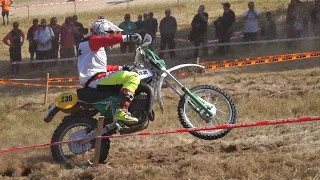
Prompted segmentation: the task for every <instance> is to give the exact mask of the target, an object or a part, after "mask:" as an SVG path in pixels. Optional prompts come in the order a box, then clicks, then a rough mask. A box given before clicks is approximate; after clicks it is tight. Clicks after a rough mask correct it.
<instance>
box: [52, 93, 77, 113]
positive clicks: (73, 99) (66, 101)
mask: <svg viewBox="0 0 320 180" xmlns="http://www.w3.org/2000/svg"><path fill="white" fill-rule="evenodd" d="M77 102H78V96H77V94H75V93H64V94H61V95H60V96H58V97H57V99H56V106H57V107H58V108H60V109H70V108H72V107H73V106H74V105H76V104H77Z"/></svg>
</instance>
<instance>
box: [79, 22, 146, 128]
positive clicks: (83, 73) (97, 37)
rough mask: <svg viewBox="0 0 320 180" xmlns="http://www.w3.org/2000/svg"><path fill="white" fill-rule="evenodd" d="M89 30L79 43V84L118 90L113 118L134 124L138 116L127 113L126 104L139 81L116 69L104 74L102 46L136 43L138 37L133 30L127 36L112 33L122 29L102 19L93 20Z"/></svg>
mask: <svg viewBox="0 0 320 180" xmlns="http://www.w3.org/2000/svg"><path fill="white" fill-rule="evenodd" d="M90 31H91V32H92V34H91V35H90V36H89V37H85V38H84V39H83V40H82V41H81V43H80V45H79V52H78V53H79V56H78V71H79V81H80V84H81V85H82V86H83V87H90V88H95V89H97V90H102V91H103V90H108V91H112V90H116V91H119V89H120V93H119V96H117V101H118V104H117V105H118V107H117V109H116V112H115V115H114V118H113V119H114V120H115V121H121V122H123V123H124V124H126V125H129V126H130V125H133V124H136V123H137V122H138V119H137V118H135V117H132V116H131V114H130V113H129V111H128V107H129V106H130V103H131V101H132V100H133V98H134V93H135V91H136V89H137V87H138V85H139V83H140V79H139V77H138V74H137V73H135V72H129V71H118V72H116V73H112V74H109V75H108V74H107V71H108V70H107V55H106V52H105V50H104V47H106V46H113V45H115V44H118V43H122V42H129V41H132V42H134V43H137V44H139V43H141V41H142V38H141V36H140V35H139V34H136V33H135V34H129V35H122V34H116V32H119V31H122V29H120V28H119V27H117V26H116V25H114V24H113V23H111V22H109V21H108V20H106V19H98V20H96V21H95V22H94V23H93V24H92V26H91V29H90ZM124 67H126V66H124ZM124 67H122V70H125V68H124ZM110 68H112V67H110ZM108 69H109V68H108Z"/></svg>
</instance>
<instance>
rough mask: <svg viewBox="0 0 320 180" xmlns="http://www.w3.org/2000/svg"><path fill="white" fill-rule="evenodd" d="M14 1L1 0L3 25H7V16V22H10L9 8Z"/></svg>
mask: <svg viewBox="0 0 320 180" xmlns="http://www.w3.org/2000/svg"><path fill="white" fill-rule="evenodd" d="M12 3H13V0H1V7H2V21H3V25H6V22H5V19H4V17H5V16H6V17H7V24H9V10H10V6H11V4H12Z"/></svg>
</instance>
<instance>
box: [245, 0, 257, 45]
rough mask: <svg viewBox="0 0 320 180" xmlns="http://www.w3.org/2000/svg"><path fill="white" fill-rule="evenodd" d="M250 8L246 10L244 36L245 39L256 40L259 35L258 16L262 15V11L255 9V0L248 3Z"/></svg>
mask: <svg viewBox="0 0 320 180" xmlns="http://www.w3.org/2000/svg"><path fill="white" fill-rule="evenodd" d="M248 8H249V10H248V11H246V12H245V13H244V14H243V16H244V20H245V22H244V31H243V37H244V41H256V40H257V35H258V31H259V29H258V18H259V15H260V12H259V11H258V10H255V9H254V2H253V1H250V2H249V3H248Z"/></svg>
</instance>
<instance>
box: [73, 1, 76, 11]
mask: <svg viewBox="0 0 320 180" xmlns="http://www.w3.org/2000/svg"><path fill="white" fill-rule="evenodd" d="M73 10H74V14H77V0H74V3H73Z"/></svg>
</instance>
